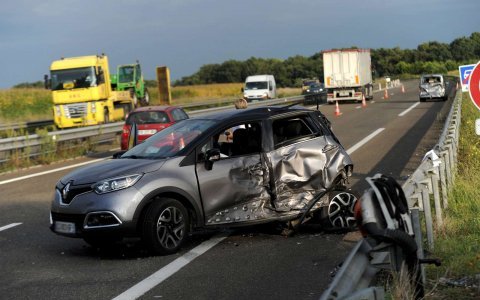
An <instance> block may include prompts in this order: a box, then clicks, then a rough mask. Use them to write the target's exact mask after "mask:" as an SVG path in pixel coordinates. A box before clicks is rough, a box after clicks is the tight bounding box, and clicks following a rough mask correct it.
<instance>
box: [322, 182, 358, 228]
mask: <svg viewBox="0 0 480 300" xmlns="http://www.w3.org/2000/svg"><path fill="white" fill-rule="evenodd" d="M355 202H357V196H355V195H354V194H352V193H350V192H346V191H342V192H335V193H334V194H333V197H332V198H331V200H330V204H329V205H328V209H327V216H328V220H329V223H330V224H331V226H332V227H334V228H343V229H351V228H354V227H355V226H356V220H355V217H354V212H353V207H354V206H355Z"/></svg>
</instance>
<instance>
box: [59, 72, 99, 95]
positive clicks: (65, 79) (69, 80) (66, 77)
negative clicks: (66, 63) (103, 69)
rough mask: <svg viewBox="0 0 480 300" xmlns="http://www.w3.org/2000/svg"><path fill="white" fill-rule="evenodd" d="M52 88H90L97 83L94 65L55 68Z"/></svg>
mask: <svg viewBox="0 0 480 300" xmlns="http://www.w3.org/2000/svg"><path fill="white" fill-rule="evenodd" d="M51 77H52V90H54V91H58V90H70V89H76V88H88V87H92V86H96V85H97V77H96V75H95V68H94V67H86V68H75V69H65V70H55V71H52V72H51Z"/></svg>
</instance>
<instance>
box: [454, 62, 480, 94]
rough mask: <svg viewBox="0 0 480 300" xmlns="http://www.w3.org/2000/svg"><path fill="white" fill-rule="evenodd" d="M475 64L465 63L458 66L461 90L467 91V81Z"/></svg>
mask: <svg viewBox="0 0 480 300" xmlns="http://www.w3.org/2000/svg"><path fill="white" fill-rule="evenodd" d="M475 66H476V65H475V64H473V65H465V66H459V67H458V70H459V71H460V82H461V83H462V92H468V83H469V82H470V74H471V73H472V71H473V67H475Z"/></svg>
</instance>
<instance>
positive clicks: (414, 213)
mask: <svg viewBox="0 0 480 300" xmlns="http://www.w3.org/2000/svg"><path fill="white" fill-rule="evenodd" d="M410 215H411V218H412V226H413V233H414V234H415V242H416V243H417V246H418V248H417V257H418V258H419V259H422V258H424V253H423V237H422V227H421V226H420V213H419V209H418V208H411V209H410ZM419 267H420V272H421V274H422V283H423V285H425V282H426V281H427V276H426V274H425V267H424V266H423V265H419Z"/></svg>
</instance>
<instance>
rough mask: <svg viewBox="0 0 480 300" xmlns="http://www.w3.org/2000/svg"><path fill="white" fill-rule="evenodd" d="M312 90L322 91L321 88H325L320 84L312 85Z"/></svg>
mask: <svg viewBox="0 0 480 300" xmlns="http://www.w3.org/2000/svg"><path fill="white" fill-rule="evenodd" d="M310 88H311V89H321V88H323V86H322V85H320V84H318V83H314V84H311V85H310Z"/></svg>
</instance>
